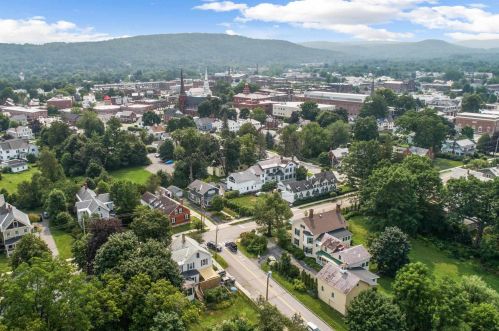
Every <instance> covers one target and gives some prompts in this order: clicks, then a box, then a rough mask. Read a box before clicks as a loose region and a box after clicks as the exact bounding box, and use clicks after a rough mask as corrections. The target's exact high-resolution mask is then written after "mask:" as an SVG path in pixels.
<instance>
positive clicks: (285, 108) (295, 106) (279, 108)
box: [272, 101, 336, 118]
mask: <svg viewBox="0 0 499 331" xmlns="http://www.w3.org/2000/svg"><path fill="white" fill-rule="evenodd" d="M302 104H303V102H296V101H293V102H279V103H274V104H273V105H272V115H273V116H275V117H282V118H290V117H291V114H293V112H299V111H301V107H300V106H301V105H302ZM317 106H318V107H319V109H320V110H328V111H334V110H335V108H336V106H334V105H326V104H318V105H317Z"/></svg>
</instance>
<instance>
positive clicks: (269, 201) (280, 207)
mask: <svg viewBox="0 0 499 331" xmlns="http://www.w3.org/2000/svg"><path fill="white" fill-rule="evenodd" d="M291 216H293V213H292V212H291V209H290V208H289V205H288V203H287V202H286V201H284V200H283V199H282V198H281V195H280V194H279V192H273V193H267V194H266V195H265V196H264V197H263V199H261V200H258V202H257V205H256V207H255V220H256V222H257V224H259V225H262V226H264V227H266V228H267V236H269V237H270V236H271V235H272V230H274V229H275V230H278V229H279V228H281V227H282V226H283V225H284V221H286V220H288V219H289V218H291Z"/></svg>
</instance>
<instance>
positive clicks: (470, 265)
mask: <svg viewBox="0 0 499 331" xmlns="http://www.w3.org/2000/svg"><path fill="white" fill-rule="evenodd" d="M369 229H370V225H369V222H368V221H367V219H366V218H365V217H362V216H358V217H352V218H351V219H350V220H349V230H350V231H351V232H352V234H353V241H354V244H355V245H357V244H363V245H364V246H366V242H367V236H368V233H369V231H370V230H369ZM409 258H410V261H411V262H422V263H424V264H425V265H426V266H427V267H428V268H429V269H430V270H431V271H432V272H433V275H434V276H435V277H438V278H441V277H444V276H447V277H451V278H454V279H457V278H459V277H460V276H466V275H478V276H480V277H482V279H483V280H484V281H485V282H486V283H487V284H489V285H490V286H491V287H493V288H494V289H495V290H496V291H499V277H497V276H495V275H493V274H491V273H489V272H487V271H486V270H485V269H484V268H483V267H482V266H481V265H480V264H479V263H477V262H474V261H472V260H460V259H457V258H454V257H452V256H450V252H446V251H444V250H442V249H440V248H438V247H437V246H436V245H435V244H434V243H432V242H430V241H429V240H426V239H424V238H416V239H412V240H411V251H410V253H409ZM392 281H393V279H391V278H388V277H381V278H380V279H379V285H380V288H381V289H382V290H383V291H385V292H387V293H390V292H391V284H392Z"/></svg>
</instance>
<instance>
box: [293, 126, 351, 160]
mask: <svg viewBox="0 0 499 331" xmlns="http://www.w3.org/2000/svg"><path fill="white" fill-rule="evenodd" d="M342 125H343V124H340V126H342ZM337 129H338V128H335V129H334V133H333V129H331V136H333V135H334V134H337V133H338V136H335V137H336V138H338V137H339V136H340V135H341V134H342V133H339V132H338V131H339V130H342V129H341V128H340V129H339V130H337ZM301 139H302V146H301V147H302V148H301V154H302V155H303V156H304V157H307V158H312V157H317V156H318V155H319V154H320V153H321V152H324V151H327V149H328V147H329V139H328V132H327V131H326V130H324V129H323V128H321V127H320V125H319V124H317V123H310V124H307V125H305V126H304V127H303V129H302V131H301Z"/></svg>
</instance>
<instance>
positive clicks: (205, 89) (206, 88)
mask: <svg viewBox="0 0 499 331" xmlns="http://www.w3.org/2000/svg"><path fill="white" fill-rule="evenodd" d="M203 94H204V96H205V97H207V96H211V90H210V81H209V80H208V68H206V71H205V73H204V84H203Z"/></svg>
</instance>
